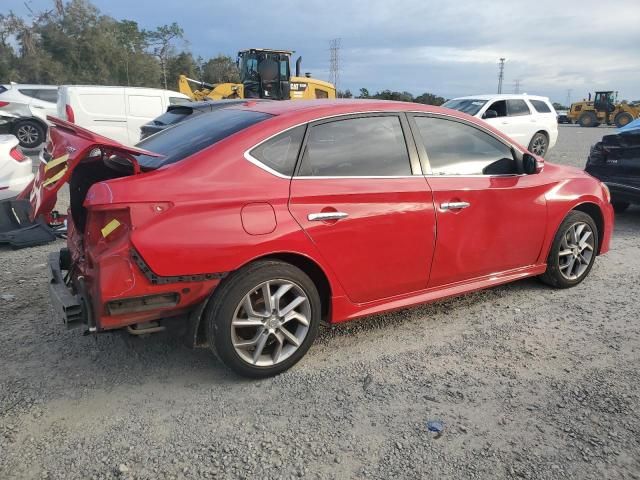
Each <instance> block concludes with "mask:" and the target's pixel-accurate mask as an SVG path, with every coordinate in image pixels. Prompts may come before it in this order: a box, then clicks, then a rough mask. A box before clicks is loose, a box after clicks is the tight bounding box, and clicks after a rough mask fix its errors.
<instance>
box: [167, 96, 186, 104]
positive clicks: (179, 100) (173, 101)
mask: <svg viewBox="0 0 640 480" xmlns="http://www.w3.org/2000/svg"><path fill="white" fill-rule="evenodd" d="M183 103H191V99H190V98H182V97H169V105H182V104H183Z"/></svg>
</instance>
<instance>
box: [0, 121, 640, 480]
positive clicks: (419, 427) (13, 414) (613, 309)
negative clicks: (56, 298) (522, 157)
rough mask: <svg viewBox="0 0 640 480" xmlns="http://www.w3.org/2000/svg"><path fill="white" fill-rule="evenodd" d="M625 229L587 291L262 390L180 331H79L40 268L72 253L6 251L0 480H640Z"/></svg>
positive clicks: (494, 294) (315, 354) (340, 347)
mask: <svg viewBox="0 0 640 480" xmlns="http://www.w3.org/2000/svg"><path fill="white" fill-rule="evenodd" d="M605 133H608V132H607V130H606V129H604V128H598V129H582V128H579V127H574V126H567V127H561V128H560V140H559V143H558V145H557V146H556V148H555V150H553V151H552V152H551V155H550V158H549V160H550V161H556V162H559V163H563V164H573V165H576V166H581V167H582V166H583V165H584V161H585V158H586V153H587V151H588V148H589V146H590V145H591V144H592V143H594V142H595V141H596V140H598V139H599V138H600V137H601V136H602V135H603V134H605ZM616 222H617V224H616V228H615V235H614V241H613V248H612V251H611V252H610V253H609V254H607V255H606V256H603V257H600V258H598V259H597V261H596V264H595V266H594V268H593V270H592V272H591V274H590V276H589V278H588V279H587V280H586V281H585V282H583V283H582V284H581V285H579V286H577V287H575V288H573V289H569V290H553V289H550V288H548V287H546V286H544V285H542V284H540V283H539V282H538V281H536V280H535V279H530V280H524V281H520V282H517V283H514V284H510V285H506V286H502V287H497V288H493V289H490V290H486V291H483V292H479V293H475V294H471V295H467V296H463V297H460V298H456V299H452V300H448V301H444V302H438V303H435V304H432V305H428V306H423V307H419V308H415V309H411V310H404V311H401V312H397V313H392V314H386V315H378V316H375V317H369V318H366V319H363V320H360V321H356V322H352V323H350V324H346V325H344V326H339V327H333V328H325V329H324V330H323V331H322V333H321V335H320V337H319V339H318V341H317V343H316V345H315V346H314V347H312V349H311V350H310V352H309V353H308V355H307V356H306V357H305V358H304V359H303V360H302V361H301V362H300V363H299V364H298V365H297V366H296V367H294V368H293V369H292V370H290V371H289V372H286V373H284V374H282V375H280V376H278V377H276V378H272V379H268V380H262V381H249V380H246V379H242V378H238V377H237V376H235V375H233V374H232V373H230V372H229V371H228V370H227V369H226V368H224V366H223V365H221V364H220V363H219V362H218V361H217V360H216V359H215V358H214V357H213V356H212V355H211V354H210V353H209V352H208V351H207V350H195V351H194V350H189V349H188V348H186V347H184V346H182V344H181V343H180V342H179V341H178V340H177V339H175V338H171V337H170V336H168V335H166V334H156V335H151V336H149V337H148V338H137V337H130V336H128V335H126V334H121V333H114V334H104V335H98V336H95V337H94V336H83V335H82V334H81V331H80V330H71V331H67V330H66V329H65V328H64V326H63V325H61V324H60V323H59V322H58V321H57V320H55V319H53V317H52V315H51V312H50V306H49V299H48V293H47V285H46V283H47V274H46V270H45V260H46V254H47V252H49V251H53V250H55V249H58V248H60V247H61V246H63V244H64V243H63V242H62V241H58V242H56V243H54V244H50V245H47V246H45V247H38V248H31V249H26V250H20V251H12V250H8V249H4V250H0V478H1V479H20V478H39V479H190V478H194V479H195V478H269V479H271V478H285V479H286V478H311V479H316V478H317V479H333V478H336V479H338V478H340V479H342V478H372V479H385V480H386V479H391V478H407V479H415V478H478V479H480V478H486V479H506V478H525V479H527V478H528V479H565V478H566V479H576V478H579V479H603V478H628V479H631V478H633V479H638V478H640V402H639V394H640V389H639V386H638V385H639V384H640V376H639V374H638V371H639V367H640V350H639V348H640V322H639V321H638V320H639V319H638V312H639V311H640V298H639V297H638V296H636V295H637V288H636V287H637V286H638V284H640V255H639V254H638V248H639V247H640V237H639V236H638V234H639V233H640V209H639V208H632V209H630V210H629V211H628V212H627V213H625V214H622V215H618V216H617V218H616ZM428 422H433V423H429V427H431V429H430V428H429V427H428ZM438 422H439V424H438ZM436 427H438V428H436ZM439 429H440V430H441V431H438V430H439ZM431 430H435V431H431Z"/></svg>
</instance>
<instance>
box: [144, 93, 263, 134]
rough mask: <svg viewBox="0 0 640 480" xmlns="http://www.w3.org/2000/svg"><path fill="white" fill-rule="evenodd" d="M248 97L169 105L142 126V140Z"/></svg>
mask: <svg viewBox="0 0 640 480" xmlns="http://www.w3.org/2000/svg"><path fill="white" fill-rule="evenodd" d="M247 101H249V100H247V99H244V98H236V99H231V100H207V101H203V102H189V103H181V104H179V105H169V108H167V111H166V112H165V113H163V114H162V115H160V116H159V117H157V118H155V119H153V120H151V121H150V122H149V123H147V124H145V125H143V126H142V127H140V140H144V139H145V138H147V137H148V136H150V135H153V134H154V133H158V132H159V131H161V130H164V129H165V128H167V127H170V126H172V125H175V124H176V123H180V122H182V121H183V120H186V119H187V118H191V117H193V116H194V115H201V114H203V113H207V112H211V111H213V110H217V109H219V108H225V107H230V106H232V105H238V104H240V103H246V102H247ZM250 101H251V102H268V101H269V100H262V99H253V98H252V99H250Z"/></svg>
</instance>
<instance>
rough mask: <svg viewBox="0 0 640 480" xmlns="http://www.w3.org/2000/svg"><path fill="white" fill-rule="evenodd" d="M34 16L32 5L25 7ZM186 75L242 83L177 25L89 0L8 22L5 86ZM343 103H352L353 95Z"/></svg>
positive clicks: (144, 82)
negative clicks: (140, 18) (148, 25)
mask: <svg viewBox="0 0 640 480" xmlns="http://www.w3.org/2000/svg"><path fill="white" fill-rule="evenodd" d="M25 6H27V8H29V4H28V3H25ZM180 74H184V75H187V76H188V77H190V78H195V79H197V80H202V81H205V82H208V83H223V82H239V81H240V72H239V71H238V68H237V66H236V62H235V60H234V59H233V58H231V57H230V56H228V55H224V54H218V55H216V56H214V57H211V58H207V59H205V58H203V57H200V56H198V57H194V56H193V54H192V53H191V52H190V51H189V48H188V42H187V41H186V39H185V36H184V30H183V29H182V28H181V27H180V26H179V25H178V24H177V23H175V22H174V23H171V24H169V25H161V26H158V27H156V28H155V29H152V30H147V29H144V28H141V27H140V26H139V25H138V23H137V22H135V21H132V20H117V19H115V18H113V17H110V16H109V15H105V14H103V13H102V12H100V10H99V9H98V8H97V7H96V6H94V5H93V4H91V3H90V2H89V1H88V0H66V1H65V0H52V7H51V8H50V9H48V10H44V11H38V12H36V11H33V10H29V13H28V14H26V15H24V16H19V15H17V14H15V13H14V12H12V11H10V12H9V13H8V14H0V83H9V81H13V82H17V83H36V84H50V85H63V84H94V85H122V86H125V85H126V86H135V87H156V88H169V89H174V90H175V89H176V88H177V83H178V77H179V75H180ZM338 97H342V98H352V97H354V95H353V94H352V93H351V91H349V90H346V91H339V92H338ZM356 98H377V99H383V100H400V101H406V102H418V103H426V104H431V105H441V104H442V103H444V102H445V99H444V98H442V97H439V96H437V95H433V94H431V93H423V94H422V95H418V96H414V95H412V94H411V93H409V92H396V91H392V90H382V91H380V92H376V93H374V94H370V93H369V91H368V90H367V89H366V88H361V89H360V92H359V94H358V95H357V96H356Z"/></svg>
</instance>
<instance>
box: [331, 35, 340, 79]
mask: <svg viewBox="0 0 640 480" xmlns="http://www.w3.org/2000/svg"><path fill="white" fill-rule="evenodd" d="M340 48H342V40H341V39H340V38H334V39H333V40H331V41H330V42H329V51H330V52H331V55H330V61H329V65H330V67H329V68H330V71H329V81H330V82H331V83H333V86H334V87H335V88H336V92H337V91H338V81H339V80H340Z"/></svg>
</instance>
